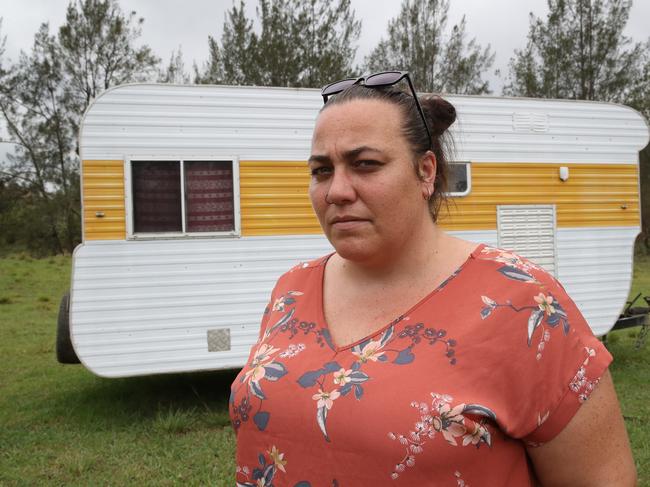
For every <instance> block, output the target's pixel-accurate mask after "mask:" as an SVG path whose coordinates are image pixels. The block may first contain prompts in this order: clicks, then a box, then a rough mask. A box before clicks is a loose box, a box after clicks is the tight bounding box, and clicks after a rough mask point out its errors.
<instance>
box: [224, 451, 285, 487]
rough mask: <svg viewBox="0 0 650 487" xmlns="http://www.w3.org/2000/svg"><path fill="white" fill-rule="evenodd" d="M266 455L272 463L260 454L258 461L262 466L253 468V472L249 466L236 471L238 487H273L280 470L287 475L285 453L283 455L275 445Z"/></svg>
mask: <svg viewBox="0 0 650 487" xmlns="http://www.w3.org/2000/svg"><path fill="white" fill-rule="evenodd" d="M266 453H268V455H269V457H270V461H268V462H267V458H266V455H264V454H263V453H259V454H258V456H257V459H258V461H259V464H260V466H259V467H255V468H253V471H252V472H251V470H250V469H249V468H248V467H247V466H245V467H240V466H239V465H238V466H237V469H236V471H235V472H236V485H237V487H271V486H273V479H274V477H275V474H276V473H277V471H278V470H279V471H281V472H283V473H287V470H286V469H285V465H286V464H287V461H286V460H285V459H284V453H281V452H280V451H279V450H278V448H277V447H276V446H275V445H273V446H271V449H270V450H266ZM242 477H243V478H242ZM240 479H241V480H240Z"/></svg>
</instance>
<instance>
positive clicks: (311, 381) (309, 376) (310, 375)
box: [298, 369, 323, 388]
mask: <svg viewBox="0 0 650 487" xmlns="http://www.w3.org/2000/svg"><path fill="white" fill-rule="evenodd" d="M322 375H323V370H322V369H319V370H312V371H310V372H305V373H304V374H302V375H301V376H300V377H299V378H298V384H300V385H301V386H302V387H304V388H307V387H313V386H315V385H316V383H317V382H318V379H320V378H321V376H322Z"/></svg>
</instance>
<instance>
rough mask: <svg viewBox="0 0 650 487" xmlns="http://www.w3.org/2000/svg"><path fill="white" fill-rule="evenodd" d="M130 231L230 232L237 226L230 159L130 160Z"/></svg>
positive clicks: (135, 234) (235, 229)
mask: <svg viewBox="0 0 650 487" xmlns="http://www.w3.org/2000/svg"><path fill="white" fill-rule="evenodd" d="M130 166H131V170H130V176H131V185H130V186H131V205H130V206H131V209H132V218H131V222H130V223H131V232H130V234H131V235H132V236H134V237H137V236H140V235H147V236H154V235H152V234H157V235H162V236H170V234H171V235H174V234H176V235H186V234H206V233H210V234H215V233H216V234H221V233H226V234H234V233H236V232H237V230H238V228H237V227H238V225H237V212H236V210H237V206H238V205H237V201H236V199H237V191H236V170H235V169H236V168H235V167H233V166H234V164H233V161H205V160H201V161H197V160H180V161H179V160H176V161H169V160H164V161H163V160H161V161H141V160H138V161H135V160H132V161H130Z"/></svg>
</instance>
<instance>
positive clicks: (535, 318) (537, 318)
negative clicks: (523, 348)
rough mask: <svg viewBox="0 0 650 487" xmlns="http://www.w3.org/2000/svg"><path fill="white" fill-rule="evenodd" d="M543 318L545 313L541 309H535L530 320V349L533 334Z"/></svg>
mask: <svg viewBox="0 0 650 487" xmlns="http://www.w3.org/2000/svg"><path fill="white" fill-rule="evenodd" d="M542 318H544V311H542V310H541V309H534V310H533V311H532V312H531V313H530V317H529V318H528V346H529V347H530V344H531V342H532V341H533V333H535V330H536V329H537V327H538V326H539V324H540V323H541V322H542Z"/></svg>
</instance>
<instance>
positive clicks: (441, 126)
mask: <svg viewBox="0 0 650 487" xmlns="http://www.w3.org/2000/svg"><path fill="white" fill-rule="evenodd" d="M421 105H422V109H423V110H424V111H425V113H426V114H427V115H428V122H429V124H430V125H429V126H430V127H431V132H432V135H435V136H439V135H442V134H443V133H444V132H445V130H447V129H448V128H449V126H450V125H451V124H452V123H454V122H455V121H456V109H455V108H454V105H452V104H451V103H449V102H448V101H447V100H445V99H444V98H442V97H440V96H438V95H433V96H428V97H426V98H424V99H423V100H422V101H421Z"/></svg>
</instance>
